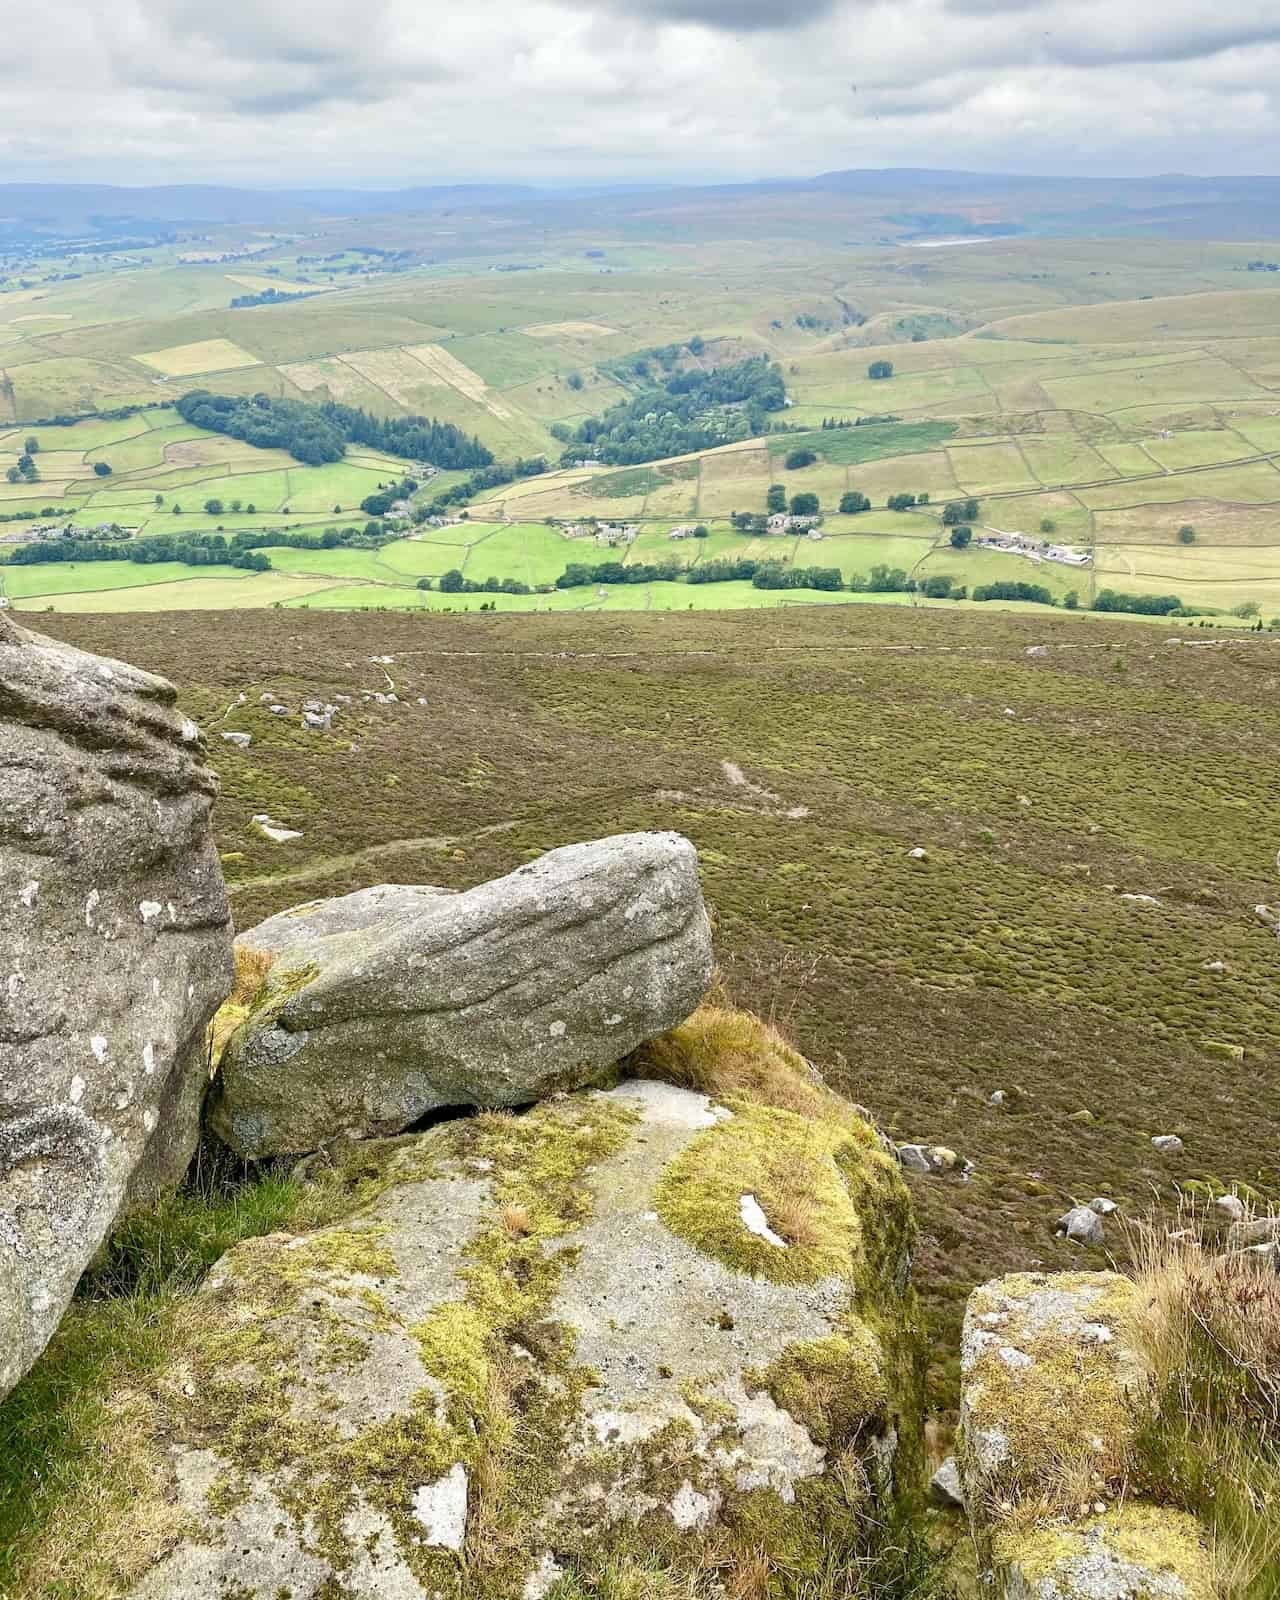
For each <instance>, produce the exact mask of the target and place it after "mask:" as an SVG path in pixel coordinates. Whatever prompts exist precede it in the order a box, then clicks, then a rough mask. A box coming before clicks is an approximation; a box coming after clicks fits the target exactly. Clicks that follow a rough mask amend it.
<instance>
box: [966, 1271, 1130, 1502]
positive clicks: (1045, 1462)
mask: <svg viewBox="0 0 1280 1600" xmlns="http://www.w3.org/2000/svg"><path fill="white" fill-rule="evenodd" d="M1048 1293H1053V1294H1054V1295H1055V1296H1061V1297H1063V1300H1064V1302H1065V1303H1070V1304H1071V1308H1072V1311H1073V1314H1074V1316H1075V1317H1078V1318H1079V1319H1081V1320H1083V1321H1086V1322H1088V1323H1091V1324H1097V1325H1100V1326H1103V1327H1106V1328H1108V1329H1110V1330H1111V1331H1112V1333H1113V1335H1114V1334H1115V1333H1116V1330H1118V1329H1120V1328H1121V1327H1122V1325H1123V1322H1124V1318H1125V1316H1126V1314H1127V1312H1128V1309H1129V1306H1130V1303H1131V1301H1132V1296H1133V1285H1132V1284H1131V1283H1130V1281H1129V1280H1128V1279H1127V1278H1122V1277H1119V1276H1118V1275H1116V1274H1111V1273H1061V1274H1055V1275H1053V1276H1052V1277H1035V1276H1032V1275H1028V1274H1020V1275H1015V1276H1013V1277H1008V1278H1003V1279H1000V1280H999V1281H998V1283H997V1284H996V1285H988V1286H985V1287H984V1288H982V1289H979V1290H977V1291H975V1294H974V1296H973V1299H972V1301H971V1308H970V1315H971V1317H975V1318H980V1317H981V1316H982V1315H984V1314H990V1313H998V1314H1002V1315H1004V1316H1005V1318H1006V1320H1005V1321H1004V1322H1003V1323H1001V1324H999V1325H996V1326H992V1327H991V1328H990V1329H988V1330H985V1331H989V1332H990V1334H991V1335H992V1336H993V1339H994V1340H995V1341H996V1342H995V1343H993V1344H992V1345H991V1346H990V1347H989V1349H987V1350H986V1351H984V1352H983V1354H982V1355H981V1356H980V1357H979V1358H978V1361H977V1364H976V1365H975V1367H974V1369H973V1371H972V1372H971V1373H970V1374H969V1375H968V1377H967V1380H966V1383H967V1388H966V1418H965V1434H964V1438H963V1441H962V1444H963V1448H964V1449H965V1451H966V1452H967V1451H969V1450H971V1449H973V1448H975V1441H974V1439H973V1438H971V1437H970V1436H971V1435H976V1434H978V1433H980V1432H983V1431H985V1430H987V1429H998V1430H999V1431H1000V1432H1001V1433H1002V1434H1003V1435H1004V1437H1005V1439H1006V1440H1007V1441H1008V1451H1007V1455H1006V1458H1005V1460H1004V1462H1003V1463H1002V1464H1001V1465H1000V1466H999V1467H998V1468H996V1469H995V1471H994V1472H993V1473H984V1474H981V1476H982V1477H983V1478H984V1479H985V1482H986V1492H987V1498H988V1500H989V1501H990V1502H991V1504H992V1506H993V1507H995V1506H999V1507H1002V1508H1003V1511H1004V1514H1006V1515H1008V1514H1012V1513H1013V1512H1014V1511H1016V1510H1017V1508H1019V1507H1020V1506H1021V1505H1022V1504H1023V1503H1024V1502H1025V1504H1026V1505H1027V1507H1028V1508H1029V1509H1030V1510H1031V1511H1032V1513H1033V1514H1039V1513H1041V1512H1044V1511H1051V1510H1052V1509H1053V1508H1055V1507H1056V1506H1061V1505H1069V1506H1072V1507H1074V1506H1077V1505H1079V1503H1080V1502H1081V1500H1082V1499H1092V1498H1094V1497H1095V1496H1096V1495H1097V1494H1098V1493H1099V1492H1103V1491H1113V1490H1116V1489H1119V1488H1120V1487H1122V1486H1123V1485H1124V1483H1125V1482H1126V1480H1127V1477H1128V1474H1129V1471H1130V1468H1131V1466H1132V1459H1133V1445H1134V1410H1133V1403H1132V1399H1131V1397H1130V1396H1129V1394H1128V1393H1127V1391H1126V1387H1125V1382H1124V1379H1125V1373H1124V1372H1123V1371H1122V1367H1121V1363H1122V1361H1123V1360H1124V1359H1125V1354H1124V1352H1125V1349H1126V1347H1125V1344H1124V1341H1123V1340H1122V1339H1121V1338H1117V1337H1114V1336H1113V1338H1112V1339H1110V1340H1109V1341H1089V1340H1086V1339H1084V1338H1081V1337H1080V1336H1079V1335H1078V1334H1076V1333H1073V1332H1072V1331H1071V1327H1070V1326H1068V1327H1066V1328H1064V1327H1062V1326H1060V1325H1058V1324H1057V1323H1056V1322H1055V1321H1054V1320H1053V1319H1052V1318H1046V1319H1045V1320H1044V1321H1043V1322H1042V1323H1040V1324H1039V1325H1036V1324H1034V1323H1033V1321H1032V1316H1031V1311H1030V1306H1029V1305H1028V1301H1029V1300H1031V1298H1032V1297H1033V1296H1036V1295H1040V1296H1043V1295H1045V1294H1048ZM1086 1294H1089V1296H1090V1298H1089V1299H1088V1300H1087V1301H1086V1300H1085V1299H1084V1298H1083V1297H1084V1296H1085V1295H1086ZM979 1326H981V1324H979ZM1003 1346H1007V1347H1011V1348H1013V1349H1015V1350H1017V1351H1019V1352H1021V1353H1022V1354H1023V1355H1025V1356H1027V1357H1029V1358H1030V1365H1026V1366H1010V1365H1009V1364H1008V1363H1006V1362H1005V1361H1004V1360H1002V1359H1001V1357H1000V1355H999V1349H1000V1348H1001V1347H1003Z"/></svg>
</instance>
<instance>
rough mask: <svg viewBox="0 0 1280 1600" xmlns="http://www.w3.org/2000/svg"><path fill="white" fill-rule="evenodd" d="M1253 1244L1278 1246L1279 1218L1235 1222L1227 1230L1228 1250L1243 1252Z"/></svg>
mask: <svg viewBox="0 0 1280 1600" xmlns="http://www.w3.org/2000/svg"><path fill="white" fill-rule="evenodd" d="M1255 1244H1280V1217H1258V1218H1257V1219H1256V1220H1255V1221H1253V1222H1235V1223H1232V1225H1231V1227H1230V1228H1228V1229H1227V1247H1228V1249H1231V1250H1244V1249H1246V1248H1247V1247H1248V1246H1249V1245H1255Z"/></svg>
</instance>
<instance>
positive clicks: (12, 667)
mask: <svg viewBox="0 0 1280 1600" xmlns="http://www.w3.org/2000/svg"><path fill="white" fill-rule="evenodd" d="M175 698H176V696H175V692H174V690H173V688H172V686H171V685H170V684H168V683H166V682H165V681H164V680H163V679H162V678H157V677H153V676H152V675H151V674H150V673H146V672H140V671H139V670H138V669H137V668H135V667H130V666H126V665H124V664H123V663H121V662H118V661H108V660H104V659H103V658H101V657H99V656H94V655H89V654H86V653H85V652H84V651H81V650H73V649H71V648H69V647H68V646H66V645H62V644H58V643H56V642H55V641H53V640H50V639H45V638H42V637H41V636H39V635H37V634H33V633H30V632H28V631H27V630H26V629H24V628H21V627H19V626H18V625H17V623H15V622H14V621H13V620H12V618H11V617H8V616H6V615H4V614H3V613H0V855H2V857H3V869H2V874H0V949H2V950H3V956H2V957H0V961H2V963H3V965H2V966H0V1394H3V1393H5V1392H7V1390H8V1389H10V1388H11V1387H12V1386H13V1384H14V1383H15V1382H16V1381H17V1380H18V1378H19V1377H21V1375H22V1374H23V1373H24V1372H25V1371H26V1370H27V1368H28V1367H29V1366H30V1365H31V1363H32V1361H34V1360H35V1358H36V1356H37V1355H39V1353H40V1351H41V1350H42V1349H43V1348H44V1346H45V1344H46V1342H47V1340H48V1338H49V1336H50V1334H51V1333H52V1331H53V1330H54V1328H55V1327H56V1326H57V1324H58V1320H59V1318H60V1317H61V1315H62V1312H63V1311H64V1309H65V1308H66V1305H67V1302H68V1301H69V1300H70V1298H71V1293H72V1290H73V1289H74V1288H75V1285H76V1281H77V1279H78V1278H79V1277H80V1274H81V1272H82V1271H83V1269H84V1266H85V1264H86V1263H87V1262H88V1260H89V1259H90V1257H91V1256H92V1255H93V1253H94V1252H95V1251H96V1250H97V1248H98V1246H99V1244H100V1243H101V1242H102V1239H103V1237H104V1235H105V1234H106V1232H107V1230H108V1228H109V1227H110V1226H111V1224H112V1222H113V1221H114V1220H115V1218H116V1216H117V1214H118V1213H119V1211H120V1209H121V1206H122V1204H123V1203H124V1202H125V1200H126V1197H127V1196H128V1195H129V1194H132V1195H134V1196H135V1197H137V1198H139V1199H143V1198H146V1196H147V1195H148V1194H149V1193H150V1192H151V1191H153V1190H154V1189H156V1188H157V1187H159V1186H161V1185H164V1184H168V1183H173V1182H176V1180H177V1179H178V1178H179V1177H180V1176H181V1174H182V1172H183V1171H184V1170H185V1168H186V1166H187V1163H188V1162H189V1160H190V1158H191V1154H192V1151H193V1149H194V1146H195V1140H196V1135H197V1130H198V1118H199V1110H200V1101H201V1097H202V1095H203V1090H204V1086H205V1082H206V1071H205V1064H204V1055H203V1045H204V1034H205V1028H206V1025H207V1023H208V1021H209V1018H210V1016H211V1015H212V1013H213V1011H214V1010H215V1008H216V1007H217V1006H218V1004H219V1003H220V1001H221V1000H222V998H223V996H224V995H225V994H226V993H227V990H228V988H229V987H230V982H231V970H232V963H231V928H230V917H229V913H228V909H227V898H226V892H225V889H224V887H223V882H222V874H221V872H220V870H219V866H218V858H217V854H216V852H215V850H214V847H213V842H212V838H211V836H210V833H209V808H210V804H211V802H212V799H213V796H214V793H215V791H216V784H215V780H214V777H213V774H212V773H211V772H210V771H209V770H208V768H207V767H206V766H205V765H204V762H203V747H202V744H201V740H200V734H199V730H198V729H197V728H196V725H195V724H194V723H193V722H192V721H190V719H189V718H186V717H183V716H182V715H181V713H180V712H179V711H178V710H177V709H176V707H175V704H174V701H175Z"/></svg>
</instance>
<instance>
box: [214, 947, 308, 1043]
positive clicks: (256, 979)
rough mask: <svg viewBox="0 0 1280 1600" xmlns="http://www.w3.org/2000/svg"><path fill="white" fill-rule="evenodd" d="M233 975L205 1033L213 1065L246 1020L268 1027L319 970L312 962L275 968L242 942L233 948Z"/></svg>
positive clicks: (268, 958)
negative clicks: (225, 994) (227, 994)
mask: <svg viewBox="0 0 1280 1600" xmlns="http://www.w3.org/2000/svg"><path fill="white" fill-rule="evenodd" d="M235 964H236V978H235V985H234V987H233V988H232V991H231V993H230V995H229V996H228V997H227V999H226V1000H224V1001H223V1003H222V1005H221V1006H219V1008H218V1010H217V1011H216V1012H215V1013H214V1015H213V1020H212V1021H211V1022H210V1024H209V1028H208V1033H207V1043H208V1054H209V1062H210V1066H211V1067H213V1068H216V1067H217V1066H218V1064H219V1063H220V1062H221V1060H222V1058H223V1056H224V1055H225V1054H226V1052H227V1048H228V1046H229V1045H230V1044H231V1042H232V1040H233V1039H234V1038H235V1036H236V1034H237V1033H239V1031H240V1029H241V1028H242V1027H243V1026H244V1025H245V1024H246V1023H247V1022H252V1023H253V1024H254V1026H255V1028H265V1027H270V1025H271V1024H272V1023H273V1022H274V1021H275V1020H276V1018H277V1017H278V1016H279V1015H280V1013H281V1012H282V1011H283V1010H284V1008H285V1006H286V1005H287V1004H288V1003H289V1001H290V1000H292V998H293V997H294V995H296V994H298V993H300V992H301V991H302V990H303V989H305V988H306V986H307V985H308V984H309V983H310V982H311V980H312V979H313V978H314V977H316V975H317V974H318V973H319V971H320V969H319V967H318V966H317V965H316V963H315V962H310V963H308V964H307V965H305V966H302V967H289V968H282V969H277V968H276V966H275V965H274V958H273V957H272V956H271V954H270V953H269V952H267V951H263V950H254V949H251V948H249V947H248V946H246V945H237V946H236V949H235Z"/></svg>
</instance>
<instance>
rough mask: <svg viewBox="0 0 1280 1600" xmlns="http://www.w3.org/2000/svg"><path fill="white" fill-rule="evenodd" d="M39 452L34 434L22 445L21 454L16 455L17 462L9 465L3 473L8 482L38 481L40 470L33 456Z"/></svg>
mask: <svg viewBox="0 0 1280 1600" xmlns="http://www.w3.org/2000/svg"><path fill="white" fill-rule="evenodd" d="M39 452H40V441H39V439H37V438H36V436H35V435H34V434H32V435H31V437H30V438H29V439H28V440H27V441H26V443H25V444H24V445H23V447H22V454H21V455H20V456H19V457H18V464H17V465H16V466H13V467H10V468H9V469H8V471H7V472H6V473H5V477H6V478H8V480H9V482H10V483H39V482H40V470H39V468H38V467H37V466H36V463H35V458H36V456H37V455H38V454H39Z"/></svg>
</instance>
